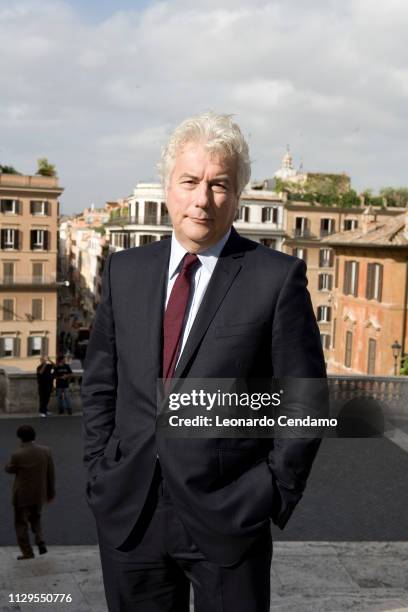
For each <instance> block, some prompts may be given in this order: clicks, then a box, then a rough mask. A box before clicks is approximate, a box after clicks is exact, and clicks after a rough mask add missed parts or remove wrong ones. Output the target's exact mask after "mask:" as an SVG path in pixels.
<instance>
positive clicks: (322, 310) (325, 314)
mask: <svg viewBox="0 0 408 612" xmlns="http://www.w3.org/2000/svg"><path fill="white" fill-rule="evenodd" d="M317 320H318V321H319V323H330V321H331V307H330V306H318V307H317Z"/></svg>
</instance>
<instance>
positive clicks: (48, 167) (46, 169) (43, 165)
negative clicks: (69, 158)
mask: <svg viewBox="0 0 408 612" xmlns="http://www.w3.org/2000/svg"><path fill="white" fill-rule="evenodd" d="M37 165H38V170H37V172H36V174H39V175H41V176H57V171H56V169H55V166H54V165H53V164H50V163H49V161H48V159H47V158H46V157H40V158H39V159H37Z"/></svg>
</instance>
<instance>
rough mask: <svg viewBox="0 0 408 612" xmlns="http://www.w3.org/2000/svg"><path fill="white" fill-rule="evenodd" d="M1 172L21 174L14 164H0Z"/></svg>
mask: <svg viewBox="0 0 408 612" xmlns="http://www.w3.org/2000/svg"><path fill="white" fill-rule="evenodd" d="M0 174H21V172H18V171H17V170H16V169H15V168H14V167H13V166H2V165H1V164H0Z"/></svg>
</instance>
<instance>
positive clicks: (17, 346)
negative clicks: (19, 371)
mask: <svg viewBox="0 0 408 612" xmlns="http://www.w3.org/2000/svg"><path fill="white" fill-rule="evenodd" d="M20 347H21V340H20V338H14V347H13V352H14V357H20Z"/></svg>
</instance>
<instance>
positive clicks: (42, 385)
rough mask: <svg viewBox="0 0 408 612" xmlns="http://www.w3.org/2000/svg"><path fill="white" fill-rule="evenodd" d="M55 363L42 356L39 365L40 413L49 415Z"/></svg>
mask: <svg viewBox="0 0 408 612" xmlns="http://www.w3.org/2000/svg"><path fill="white" fill-rule="evenodd" d="M54 369H55V363H53V362H52V361H50V359H49V358H48V357H40V365H39V366H38V367H37V383H38V396H39V399H40V409H39V412H40V415H41V416H43V417H46V416H48V403H49V401H50V396H51V392H52V388H53V382H54Z"/></svg>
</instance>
